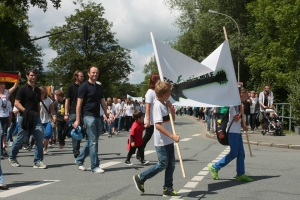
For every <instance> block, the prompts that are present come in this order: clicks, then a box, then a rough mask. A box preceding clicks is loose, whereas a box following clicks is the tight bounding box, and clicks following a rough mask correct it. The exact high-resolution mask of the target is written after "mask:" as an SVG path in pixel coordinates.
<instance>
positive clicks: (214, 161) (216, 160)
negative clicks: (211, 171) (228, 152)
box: [211, 159, 221, 163]
mask: <svg viewBox="0 0 300 200" xmlns="http://www.w3.org/2000/svg"><path fill="white" fill-rule="evenodd" d="M219 160H221V159H215V160H213V161H211V162H212V163H216V162H218V161H219Z"/></svg>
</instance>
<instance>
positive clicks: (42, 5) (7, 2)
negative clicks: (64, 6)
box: [0, 0, 61, 11]
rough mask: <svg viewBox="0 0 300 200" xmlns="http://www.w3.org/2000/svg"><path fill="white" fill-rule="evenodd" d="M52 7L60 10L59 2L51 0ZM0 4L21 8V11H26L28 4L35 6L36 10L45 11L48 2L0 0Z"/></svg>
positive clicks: (58, 0)
mask: <svg viewBox="0 0 300 200" xmlns="http://www.w3.org/2000/svg"><path fill="white" fill-rule="evenodd" d="M51 2H52V4H53V7H54V8H56V9H58V8H60V3H61V0H51ZM0 3H2V4H4V5H6V6H10V7H16V6H18V7H21V8H22V9H23V10H26V11H28V9H29V7H30V4H31V5H32V6H37V7H38V8H41V9H43V10H44V11H46V10H47V7H48V2H47V0H30V3H29V1H28V0H0Z"/></svg>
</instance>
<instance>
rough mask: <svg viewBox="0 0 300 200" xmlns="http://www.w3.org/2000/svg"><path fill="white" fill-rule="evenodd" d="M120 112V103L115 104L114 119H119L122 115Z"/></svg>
mask: <svg viewBox="0 0 300 200" xmlns="http://www.w3.org/2000/svg"><path fill="white" fill-rule="evenodd" d="M120 110H121V104H120V103H117V104H115V113H116V114H115V117H117V118H119V117H120V115H122V110H121V111H120ZM119 111H120V114H119V115H118V113H119Z"/></svg>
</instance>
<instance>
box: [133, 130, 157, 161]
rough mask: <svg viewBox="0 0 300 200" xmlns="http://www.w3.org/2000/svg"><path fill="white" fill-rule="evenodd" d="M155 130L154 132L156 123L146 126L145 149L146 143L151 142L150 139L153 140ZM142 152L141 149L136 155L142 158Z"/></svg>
mask: <svg viewBox="0 0 300 200" xmlns="http://www.w3.org/2000/svg"><path fill="white" fill-rule="evenodd" d="M153 132H154V125H150V126H149V127H148V128H145V135H144V137H143V147H144V150H145V148H146V145H147V143H148V142H149V140H151V137H152V135H153ZM140 154H141V152H140V150H138V151H137V153H136V157H137V158H141V156H140Z"/></svg>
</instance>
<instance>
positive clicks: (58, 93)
mask: <svg viewBox="0 0 300 200" xmlns="http://www.w3.org/2000/svg"><path fill="white" fill-rule="evenodd" d="M54 94H55V95H56V96H61V97H64V92H63V91H62V90H55V93H54Z"/></svg>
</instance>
